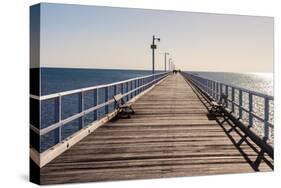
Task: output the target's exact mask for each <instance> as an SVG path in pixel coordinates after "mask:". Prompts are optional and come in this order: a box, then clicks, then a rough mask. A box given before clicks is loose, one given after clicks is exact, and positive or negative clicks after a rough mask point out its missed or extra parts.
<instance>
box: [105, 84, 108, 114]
mask: <svg viewBox="0 0 281 188" xmlns="http://www.w3.org/2000/svg"><path fill="white" fill-rule="evenodd" d="M108 91H109V89H108V86H106V87H105V88H104V95H105V96H104V101H105V102H107V101H108ZM104 111H105V115H106V114H108V105H105V110H104Z"/></svg>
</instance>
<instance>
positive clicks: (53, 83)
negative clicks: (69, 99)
mask: <svg viewBox="0 0 281 188" xmlns="http://www.w3.org/2000/svg"><path fill="white" fill-rule="evenodd" d="M156 72H157V71H156ZM158 72H159V71H158ZM149 74H151V71H149V70H117V69H74V68H41V95H47V94H51V93H57V92H62V91H67V90H73V89H79V88H84V87H90V86H96V85H102V84H109V83H113V82H118V81H122V80H127V79H130V78H135V77H140V76H145V75H149Z"/></svg>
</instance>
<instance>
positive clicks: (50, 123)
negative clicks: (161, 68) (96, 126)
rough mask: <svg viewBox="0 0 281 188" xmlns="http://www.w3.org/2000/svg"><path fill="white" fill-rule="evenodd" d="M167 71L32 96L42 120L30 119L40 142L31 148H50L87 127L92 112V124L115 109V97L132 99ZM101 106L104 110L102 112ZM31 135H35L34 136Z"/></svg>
mask: <svg viewBox="0 0 281 188" xmlns="http://www.w3.org/2000/svg"><path fill="white" fill-rule="evenodd" d="M168 74H169V72H164V73H158V74H154V75H148V76H143V77H138V78H133V79H129V80H124V81H120V82H115V83H111V84H105V85H98V86H93V87H87V88H82V89H75V90H70V91H64V92H59V93H54V94H49V95H44V96H36V95H30V100H31V103H33V104H34V103H37V106H39V109H40V110H39V111H40V114H39V120H37V121H32V118H31V123H32V122H35V123H34V124H33V125H30V129H31V134H36V135H37V138H38V139H37V140H38V141H39V140H40V141H39V142H40V144H39V146H32V147H34V148H35V149H36V150H38V151H40V152H43V151H44V150H46V149H49V148H50V147H52V146H54V145H55V144H58V143H60V142H62V141H63V140H65V139H67V137H69V136H71V135H72V134H74V133H75V132H77V131H79V130H81V129H82V128H83V127H85V126H87V124H89V121H88V122H87V123H86V121H85V120H86V119H89V117H88V116H89V115H91V118H90V119H91V120H90V123H91V122H94V121H97V120H98V119H100V118H102V117H105V116H106V115H107V114H109V113H110V112H112V111H114V110H115V108H116V106H115V104H114V99H113V96H115V95H117V94H122V98H123V99H124V100H125V101H129V100H131V99H133V98H134V97H136V96H138V95H139V94H141V93H142V92H143V91H145V90H146V89H148V88H150V87H151V86H153V85H154V84H155V83H157V82H158V81H160V80H162V79H163V78H165V77H166V76H167V75H168ZM75 105H76V106H75ZM74 106H75V107H74ZM101 109H103V112H100V111H99V110H101ZM50 119H51V120H50ZM77 120H78V122H76V124H77V126H76V128H74V129H71V130H70V129H68V130H66V131H64V132H66V133H64V134H63V129H64V126H66V125H67V124H71V123H73V122H74V121H77ZM67 132H68V133H67ZM31 137H32V138H36V136H35V135H33V136H32V135H31ZM47 142H49V143H47ZM31 143H32V142H31ZM46 143H47V144H46ZM40 145H41V146H40Z"/></svg>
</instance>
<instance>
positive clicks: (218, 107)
mask: <svg viewBox="0 0 281 188" xmlns="http://www.w3.org/2000/svg"><path fill="white" fill-rule="evenodd" d="M227 98H228V95H226V94H224V93H222V94H221V96H220V100H219V102H216V101H211V106H212V107H211V110H210V111H209V113H210V114H212V115H217V114H221V113H222V109H223V108H225V107H226V103H227Z"/></svg>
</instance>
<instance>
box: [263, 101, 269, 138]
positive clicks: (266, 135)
mask: <svg viewBox="0 0 281 188" xmlns="http://www.w3.org/2000/svg"><path fill="white" fill-rule="evenodd" d="M268 120H269V100H268V98H267V97H265V98H264V138H263V140H264V141H267V140H268V138H269V127H268Z"/></svg>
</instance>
